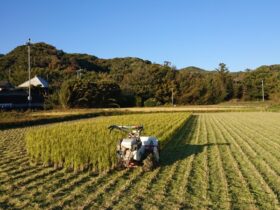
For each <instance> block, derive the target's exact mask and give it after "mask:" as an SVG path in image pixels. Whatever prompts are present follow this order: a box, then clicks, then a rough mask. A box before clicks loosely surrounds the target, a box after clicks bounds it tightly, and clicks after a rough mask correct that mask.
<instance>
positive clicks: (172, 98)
mask: <svg viewBox="0 0 280 210" xmlns="http://www.w3.org/2000/svg"><path fill="white" fill-rule="evenodd" d="M171 91H172V95H171V101H172V102H171V103H172V106H174V93H173V88H171Z"/></svg>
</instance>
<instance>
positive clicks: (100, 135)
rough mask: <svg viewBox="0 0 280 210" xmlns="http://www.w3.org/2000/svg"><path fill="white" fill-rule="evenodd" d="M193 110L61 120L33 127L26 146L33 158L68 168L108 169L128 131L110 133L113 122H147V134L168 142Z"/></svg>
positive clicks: (139, 123) (144, 123) (34, 160)
mask: <svg viewBox="0 0 280 210" xmlns="http://www.w3.org/2000/svg"><path fill="white" fill-rule="evenodd" d="M189 116H190V114H189V113H155V114H131V115H122V116H111V117H100V118H95V119H90V120H83V121H79V122H74V123H73V122H72V123H60V124H55V125H51V126H45V127H41V128H34V129H32V130H30V131H29V132H28V133H27V134H26V136H25V140H26V148H27V151H28V154H29V155H30V157H31V160H32V161H33V162H43V163H44V164H47V165H50V164H53V165H54V166H56V167H65V168H67V169H74V170H84V169H92V170H94V171H107V170H110V169H112V168H113V167H114V166H115V164H116V155H115V154H116V144H117V142H118V140H119V139H121V138H123V137H124V136H125V135H126V134H124V133H121V132H118V131H116V132H112V133H109V130H108V129H107V128H108V126H109V125H112V124H116V125H143V126H144V128H145V130H144V135H148V136H156V137H157V138H158V139H159V141H160V142H161V144H165V142H167V141H168V140H169V139H170V138H171V137H172V136H173V135H174V134H175V133H176V132H177V131H178V130H179V129H180V128H181V127H182V126H183V125H184V123H185V122H186V121H187V119H188V117H189Z"/></svg>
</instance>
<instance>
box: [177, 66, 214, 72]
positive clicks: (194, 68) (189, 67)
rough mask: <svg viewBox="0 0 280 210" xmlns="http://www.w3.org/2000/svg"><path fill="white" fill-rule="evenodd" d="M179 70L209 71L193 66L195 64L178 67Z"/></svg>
mask: <svg viewBox="0 0 280 210" xmlns="http://www.w3.org/2000/svg"><path fill="white" fill-rule="evenodd" d="M180 71H189V72H200V73H206V72H209V71H206V70H204V69H201V68H198V67H195V66H188V67H185V68H182V69H180Z"/></svg>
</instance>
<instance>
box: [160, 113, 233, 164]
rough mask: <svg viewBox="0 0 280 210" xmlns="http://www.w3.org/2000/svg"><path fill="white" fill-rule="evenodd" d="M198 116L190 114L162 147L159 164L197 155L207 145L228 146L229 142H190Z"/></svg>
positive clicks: (171, 162) (196, 127) (196, 126)
mask: <svg viewBox="0 0 280 210" xmlns="http://www.w3.org/2000/svg"><path fill="white" fill-rule="evenodd" d="M198 117H199V116H197V115H192V116H191V117H190V119H189V120H188V121H187V122H186V124H185V125H184V126H183V127H182V128H181V129H180V131H178V132H177V134H176V135H175V136H174V137H173V138H172V139H171V140H170V141H169V142H168V144H167V145H166V146H165V147H164V149H163V151H162V152H161V166H167V165H172V164H173V163H175V162H177V161H179V160H183V159H186V158H188V157H189V156H192V155H197V154H199V153H201V152H203V150H204V149H207V148H208V147H212V146H230V143H207V144H190V143H189V142H190V141H191V140H192V139H193V138H196V136H194V131H195V130H196V129H198Z"/></svg>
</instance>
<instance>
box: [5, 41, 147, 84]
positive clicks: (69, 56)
mask: <svg viewBox="0 0 280 210" xmlns="http://www.w3.org/2000/svg"><path fill="white" fill-rule="evenodd" d="M146 64H151V62H150V61H144V60H142V59H139V58H130V57H128V58H114V59H99V58H98V57H96V56H93V55H88V54H78V53H75V54H73V53H65V52H64V51H62V50H58V49H56V48H55V47H54V46H52V45H49V44H46V43H43V42H42V43H35V44H33V45H32V46H31V66H32V74H33V75H34V74H41V75H45V76H47V75H46V74H48V75H49V74H54V73H56V74H65V76H66V75H67V74H75V72H76V71H77V70H79V69H84V70H85V71H93V72H104V73H105V72H110V71H113V72H122V73H124V72H127V71H131V70H132V69H133V68H134V67H135V66H139V65H146ZM27 68H28V66H27V47H26V46H25V45H24V46H19V47H16V48H15V49H14V50H12V51H11V52H9V53H8V54H6V55H3V56H1V57H0V80H1V79H8V77H9V75H8V74H9V72H10V73H11V75H10V76H11V78H12V81H11V82H12V83H14V84H15V85H17V84H19V83H21V82H23V81H25V80H26V70H27Z"/></svg>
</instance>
